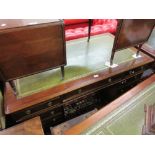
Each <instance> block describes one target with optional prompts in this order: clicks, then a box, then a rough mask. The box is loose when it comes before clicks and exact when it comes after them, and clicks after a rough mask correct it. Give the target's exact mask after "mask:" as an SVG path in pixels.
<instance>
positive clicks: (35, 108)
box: [12, 98, 62, 120]
mask: <svg viewBox="0 0 155 155" xmlns="http://www.w3.org/2000/svg"><path fill="white" fill-rule="evenodd" d="M61 102H62V101H61V99H60V98H56V99H52V100H49V101H46V102H42V103H40V104H37V105H35V106H32V107H29V108H26V109H24V110H21V111H18V112H16V113H14V114H12V116H13V118H14V119H15V120H19V119H21V118H23V117H29V116H30V117H31V115H36V113H39V112H40V111H42V110H46V109H51V108H52V107H55V106H57V105H61Z"/></svg>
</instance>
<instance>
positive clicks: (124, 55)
mask: <svg viewBox="0 0 155 155" xmlns="http://www.w3.org/2000/svg"><path fill="white" fill-rule="evenodd" d="M113 40H114V36H113V35H111V34H108V33H107V34H103V35H96V36H92V37H91V38H90V40H89V43H88V42H87V37H86V38H81V39H76V40H72V41H68V42H67V43H66V55H67V65H66V67H65V78H64V80H61V79H60V78H59V77H60V70H59V69H55V70H50V71H46V72H42V73H39V74H35V75H31V76H29V77H24V78H21V79H18V80H16V81H15V83H16V89H17V91H18V95H15V94H14V93H13V90H12V89H11V87H10V85H9V84H8V83H7V84H6V87H5V92H4V102H5V103H4V104H5V114H6V120H7V126H8V127H9V126H12V125H14V124H18V123H20V122H23V121H25V120H28V119H31V118H33V117H35V116H40V117H41V121H42V124H43V128H44V130H46V129H49V132H50V127H52V126H55V125H57V124H59V123H62V122H64V121H67V120H69V119H72V118H74V117H77V116H79V115H81V114H84V113H86V112H88V111H91V110H93V109H94V108H98V107H103V106H104V104H105V102H107V101H106V98H107V97H109V96H110V98H112V97H113V96H114V95H113V93H112V94H111V95H109V94H108V95H107V94H106V93H107V92H108V89H110V90H111V91H110V92H114V90H115V92H120V93H122V92H123V91H124V90H126V88H130V87H132V86H134V85H135V84H136V83H137V82H139V81H140V80H141V76H142V74H143V73H144V71H145V70H147V69H148V68H150V67H151V66H152V64H153V63H154V60H153V59H152V58H151V57H149V56H148V55H146V54H144V53H140V54H141V56H142V57H140V58H138V59H135V58H133V55H134V54H135V53H136V51H137V50H136V49H135V48H128V49H125V50H122V51H119V52H117V53H116V55H115V58H114V63H116V64H118V66H117V67H115V68H109V67H107V66H106V65H105V62H106V61H108V60H109V59H110V55H111V49H112V45H113ZM116 88H117V90H116ZM107 100H108V99H107ZM103 103H104V104H103Z"/></svg>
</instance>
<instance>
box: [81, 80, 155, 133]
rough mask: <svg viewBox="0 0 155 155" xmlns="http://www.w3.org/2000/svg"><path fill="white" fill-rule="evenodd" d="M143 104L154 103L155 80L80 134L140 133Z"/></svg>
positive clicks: (142, 122)
mask: <svg viewBox="0 0 155 155" xmlns="http://www.w3.org/2000/svg"><path fill="white" fill-rule="evenodd" d="M144 104H147V105H151V104H155V82H154V83H153V84H151V85H150V86H148V87H147V88H145V89H144V90H142V91H141V92H140V93H139V94H137V95H135V96H133V97H132V98H131V99H130V100H129V101H128V102H126V103H124V104H123V105H121V106H120V107H119V108H117V109H115V110H114V111H113V112H111V113H110V114H108V115H107V116H106V117H104V118H103V119H101V120H100V121H98V122H97V123H96V124H94V125H93V126H92V127H90V128H89V129H87V131H84V132H83V133H82V134H91V135H104V134H105V135H106V134H107V135H111V134H112V135H141V134H142V127H143V125H144V116H145V112H144Z"/></svg>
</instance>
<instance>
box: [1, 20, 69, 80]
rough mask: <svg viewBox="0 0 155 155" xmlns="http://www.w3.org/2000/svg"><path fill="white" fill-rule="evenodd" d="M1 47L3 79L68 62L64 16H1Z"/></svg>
mask: <svg viewBox="0 0 155 155" xmlns="http://www.w3.org/2000/svg"><path fill="white" fill-rule="evenodd" d="M4 24H6V26H2V25H4ZM0 47H1V48H0V76H1V77H0V78H1V79H2V80H3V81H4V82H5V81H10V80H13V79H17V78H20V77H24V76H27V75H31V74H34V73H38V72H41V71H45V70H49V69H53V68H56V67H60V66H64V65H66V52H65V51H66V47H65V41H64V28H63V22H62V21H61V20H0Z"/></svg>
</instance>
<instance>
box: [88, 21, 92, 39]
mask: <svg viewBox="0 0 155 155" xmlns="http://www.w3.org/2000/svg"><path fill="white" fill-rule="evenodd" d="M88 22H89V23H88V40H87V41H88V42H89V40H90V34H91V25H92V19H89V21H88Z"/></svg>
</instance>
